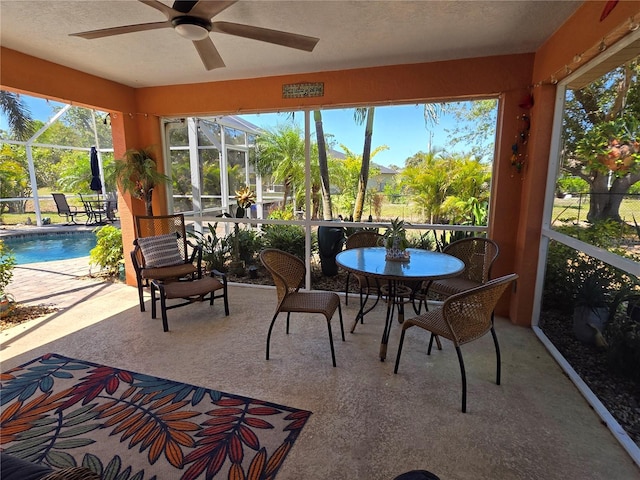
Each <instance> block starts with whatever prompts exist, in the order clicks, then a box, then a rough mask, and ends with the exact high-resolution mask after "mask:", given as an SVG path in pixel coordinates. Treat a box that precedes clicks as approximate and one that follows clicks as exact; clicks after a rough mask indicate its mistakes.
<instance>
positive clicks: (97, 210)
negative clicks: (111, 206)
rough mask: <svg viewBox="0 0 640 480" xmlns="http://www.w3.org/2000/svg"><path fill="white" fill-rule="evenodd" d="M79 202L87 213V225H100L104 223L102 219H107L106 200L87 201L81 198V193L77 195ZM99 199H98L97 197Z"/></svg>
mask: <svg viewBox="0 0 640 480" xmlns="http://www.w3.org/2000/svg"><path fill="white" fill-rule="evenodd" d="M78 196H79V197H80V201H81V202H82V204H83V205H84V209H85V211H86V212H87V225H89V224H92V223H97V224H102V223H104V221H103V217H104V218H107V217H108V215H107V204H108V202H107V201H106V200H88V199H86V198H83V197H82V194H81V193H78ZM98 198H100V197H98Z"/></svg>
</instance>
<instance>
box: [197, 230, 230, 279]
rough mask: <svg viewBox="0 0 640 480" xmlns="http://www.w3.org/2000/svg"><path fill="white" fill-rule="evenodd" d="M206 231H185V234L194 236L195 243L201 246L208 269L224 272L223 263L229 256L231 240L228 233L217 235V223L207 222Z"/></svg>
mask: <svg viewBox="0 0 640 480" xmlns="http://www.w3.org/2000/svg"><path fill="white" fill-rule="evenodd" d="M207 227H208V232H197V231H196V232H187V235H189V236H190V237H192V238H194V239H195V241H196V243H197V244H198V245H199V246H200V247H201V248H202V260H203V261H204V263H205V265H206V268H207V269H208V270H212V269H213V270H218V271H220V272H226V268H227V267H226V266H225V263H226V262H227V260H228V259H229V258H230V257H231V251H232V248H233V242H232V239H231V237H232V236H233V234H229V235H228V236H226V237H222V236H219V235H218V232H217V228H218V223H217V222H216V223H214V224H213V225H211V224H210V223H208V224H207Z"/></svg>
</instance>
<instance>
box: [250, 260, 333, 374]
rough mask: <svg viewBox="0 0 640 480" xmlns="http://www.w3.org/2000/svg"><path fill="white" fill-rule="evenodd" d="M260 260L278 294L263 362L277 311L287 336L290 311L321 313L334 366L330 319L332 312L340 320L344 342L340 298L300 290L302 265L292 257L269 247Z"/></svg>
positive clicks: (303, 273)
mask: <svg viewBox="0 0 640 480" xmlns="http://www.w3.org/2000/svg"><path fill="white" fill-rule="evenodd" d="M260 260H261V261H262V264H263V265H264V266H265V268H266V269H267V270H268V271H269V273H270V274H271V276H272V277H273V282H274V283H275V285H276V291H277V294H278V306H277V307H276V313H275V314H274V315H273V319H272V320H271V325H269V333H268V334H267V360H269V344H270V342H271V331H272V330H273V325H274V323H275V321H276V318H277V317H278V315H279V314H280V313H281V312H285V313H286V314H287V334H289V319H290V316H291V313H292V312H298V313H321V314H322V315H324V316H325V318H326V320H327V328H328V330H329V345H330V346H331V359H332V361H333V366H334V367H335V366H336V355H335V352H334V349H333V335H332V332H331V319H332V317H333V315H334V313H335V311H336V309H337V310H338V315H339V318H340V332H341V334H342V341H343V342H344V327H343V324H342V309H341V308H340V297H339V296H338V294H336V293H334V292H307V291H300V288H301V287H302V286H303V285H304V280H305V276H306V267H305V265H304V262H303V261H302V260H300V259H299V258H298V257H296V256H295V255H291V254H290V253H287V252H283V251H282V250H277V249H273V248H268V249H265V250H262V251H261V252H260Z"/></svg>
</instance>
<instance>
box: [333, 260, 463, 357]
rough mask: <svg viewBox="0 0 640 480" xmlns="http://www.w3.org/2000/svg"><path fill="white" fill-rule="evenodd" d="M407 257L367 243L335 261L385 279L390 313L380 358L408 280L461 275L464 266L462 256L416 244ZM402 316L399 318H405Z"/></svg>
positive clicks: (387, 315)
mask: <svg viewBox="0 0 640 480" xmlns="http://www.w3.org/2000/svg"><path fill="white" fill-rule="evenodd" d="M408 251H409V260H408V261H396V260H387V259H386V258H385V256H386V253H387V252H386V249H385V248H384V247H364V248H352V249H349V250H344V251H342V252H340V253H339V254H338V255H337V256H336V263H337V264H338V265H339V266H341V267H342V268H344V269H345V270H347V271H350V272H352V273H357V274H359V275H365V276H367V277H371V278H373V279H375V280H377V281H381V282H386V292H384V295H385V296H386V297H387V314H386V318H385V325H384V331H383V332H382V341H381V342H380V360H381V361H384V359H385V358H386V356H387V342H388V341H389V332H390V331H391V324H392V323H393V315H394V311H395V308H396V306H397V307H398V313H399V314H400V313H401V312H403V308H404V307H403V302H404V300H403V296H406V291H407V287H406V286H407V284H418V283H419V282H422V281H426V280H436V279H440V278H449V277H455V276H456V275H459V274H460V273H462V271H463V270H464V262H462V260H460V259H458V258H456V257H453V256H451V255H447V254H446V253H440V252H431V251H428V250H420V249H417V248H409V249H408ZM365 304H366V301H365V302H361V303H360V310H359V311H358V315H356V319H355V322H354V324H353V328H352V329H351V332H352V333H353V331H354V329H355V327H356V324H357V323H358V320H359V319H360V318H362V317H363V315H364V313H365V312H364V306H365ZM403 319H404V318H403V317H402V316H399V318H398V320H399V321H400V322H402V321H403Z"/></svg>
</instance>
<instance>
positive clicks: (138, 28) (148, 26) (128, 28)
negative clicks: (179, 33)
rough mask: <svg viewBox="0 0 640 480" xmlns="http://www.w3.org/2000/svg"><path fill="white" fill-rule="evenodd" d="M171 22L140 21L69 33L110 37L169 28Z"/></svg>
mask: <svg viewBox="0 0 640 480" xmlns="http://www.w3.org/2000/svg"><path fill="white" fill-rule="evenodd" d="M171 27H173V25H171V22H169V21H166V22H153V23H140V24H138V25H125V26H123V27H112V28H103V29H100V30H91V31H88V32H80V33H70V34H69V36H71V37H81V38H86V39H87V40H91V39H94V38H102V37H111V36H112V35H122V34H123V33H133V32H144V31H146V30H157V29H160V28H171Z"/></svg>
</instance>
